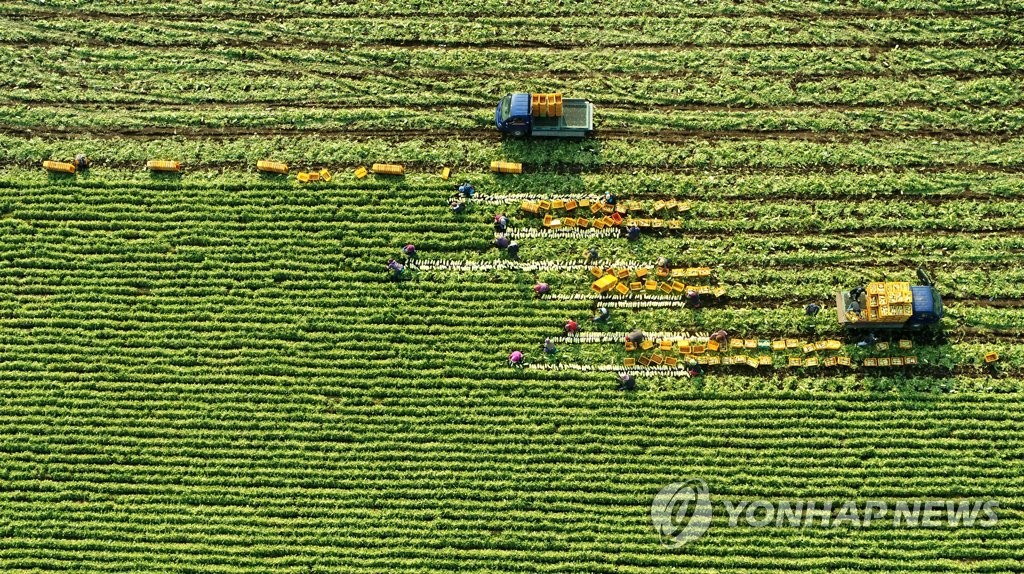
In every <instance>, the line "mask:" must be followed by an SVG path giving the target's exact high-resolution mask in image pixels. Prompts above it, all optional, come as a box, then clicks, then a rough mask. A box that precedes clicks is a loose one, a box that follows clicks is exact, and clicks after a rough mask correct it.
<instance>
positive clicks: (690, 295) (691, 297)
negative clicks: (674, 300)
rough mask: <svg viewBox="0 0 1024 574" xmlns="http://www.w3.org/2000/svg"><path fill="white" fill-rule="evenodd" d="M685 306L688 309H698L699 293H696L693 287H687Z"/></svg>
mask: <svg viewBox="0 0 1024 574" xmlns="http://www.w3.org/2000/svg"><path fill="white" fill-rule="evenodd" d="M686 307H688V308H690V309H700V293H697V292H696V291H695V290H693V289H689V290H688V291H687V292H686Z"/></svg>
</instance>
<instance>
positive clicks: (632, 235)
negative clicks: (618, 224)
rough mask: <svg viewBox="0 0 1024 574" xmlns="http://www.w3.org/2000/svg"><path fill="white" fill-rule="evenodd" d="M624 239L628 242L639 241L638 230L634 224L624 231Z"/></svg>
mask: <svg viewBox="0 0 1024 574" xmlns="http://www.w3.org/2000/svg"><path fill="white" fill-rule="evenodd" d="M626 239H628V240H630V241H636V240H637V239H640V228H639V227H637V226H636V224H635V223H634V224H633V225H630V226H629V229H627V230H626Z"/></svg>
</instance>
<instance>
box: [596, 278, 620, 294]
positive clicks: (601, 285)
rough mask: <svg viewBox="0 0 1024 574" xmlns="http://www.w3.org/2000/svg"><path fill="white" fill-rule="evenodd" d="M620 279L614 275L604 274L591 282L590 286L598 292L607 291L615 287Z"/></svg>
mask: <svg viewBox="0 0 1024 574" xmlns="http://www.w3.org/2000/svg"><path fill="white" fill-rule="evenodd" d="M618 283H619V280H618V279H617V278H616V277H615V276H614V275H603V276H601V277H600V278H598V279H597V280H596V281H594V282H593V283H591V284H590V288H591V289H593V290H594V291H596V292H597V293H605V292H607V291H610V290H612V289H614V288H615V286H616V285H617V284H618Z"/></svg>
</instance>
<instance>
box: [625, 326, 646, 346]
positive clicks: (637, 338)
mask: <svg viewBox="0 0 1024 574" xmlns="http://www.w3.org/2000/svg"><path fill="white" fill-rule="evenodd" d="M626 340H627V341H629V342H630V343H633V344H634V345H639V344H640V343H643V342H644V334H643V332H642V331H640V329H637V330H635V331H633V332H632V333H630V334H628V335H626Z"/></svg>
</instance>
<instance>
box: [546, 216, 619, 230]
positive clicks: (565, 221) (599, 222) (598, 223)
mask: <svg viewBox="0 0 1024 574" xmlns="http://www.w3.org/2000/svg"><path fill="white" fill-rule="evenodd" d="M621 224H622V217H620V216H619V214H618V213H613V214H611V215H610V216H609V215H606V216H604V217H596V218H594V221H593V222H591V221H590V220H589V219H587V218H586V217H562V218H558V219H556V218H554V217H552V216H550V215H545V216H544V227H548V228H550V229H558V228H560V227H582V228H587V227H590V226H591V225H593V226H594V227H595V228H597V229H604V228H605V227H615V226H617V225H621Z"/></svg>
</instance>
